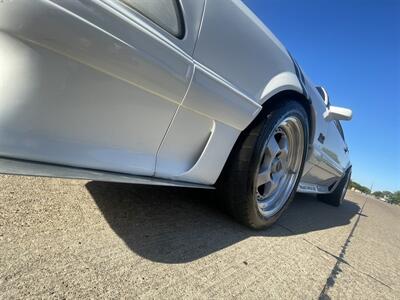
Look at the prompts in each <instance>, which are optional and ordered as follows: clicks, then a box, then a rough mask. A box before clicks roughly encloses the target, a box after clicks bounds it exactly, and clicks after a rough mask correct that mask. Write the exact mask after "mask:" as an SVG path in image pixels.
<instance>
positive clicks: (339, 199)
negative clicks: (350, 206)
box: [317, 168, 351, 206]
mask: <svg viewBox="0 0 400 300" xmlns="http://www.w3.org/2000/svg"><path fill="white" fill-rule="evenodd" d="M350 179H351V168H350V169H348V170H347V171H346V173H345V175H344V176H343V177H342V179H341V180H340V182H339V183H338V184H337V186H336V188H335V189H334V190H333V191H332V192H331V193H329V194H320V195H318V196H317V197H318V200H320V201H322V202H325V203H327V204H330V205H333V206H339V205H341V204H342V203H343V200H344V197H345V195H346V191H347V188H348V186H349V183H350Z"/></svg>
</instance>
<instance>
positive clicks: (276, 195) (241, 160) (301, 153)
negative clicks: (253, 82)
mask: <svg viewBox="0 0 400 300" xmlns="http://www.w3.org/2000/svg"><path fill="white" fill-rule="evenodd" d="M296 131H298V132H296ZM308 131H309V128H308V116H307V113H306V112H305V110H304V108H303V106H302V105H301V104H300V103H298V102H296V101H293V100H289V101H282V102H281V103H278V104H274V105H272V106H270V107H266V109H264V110H263V113H261V114H260V115H259V116H258V117H257V118H256V120H255V121H254V122H253V123H252V124H251V125H250V126H249V128H247V129H246V130H245V131H243V132H242V134H241V136H240V137H239V139H238V141H237V142H236V144H235V146H234V148H233V150H232V152H231V154H230V156H229V158H228V161H227V163H226V165H225V167H224V170H223V172H222V174H221V177H220V179H219V181H218V183H217V190H218V197H219V199H220V200H221V201H222V205H223V208H224V209H225V210H226V211H227V212H228V213H229V214H230V215H231V216H233V217H234V218H235V219H236V220H237V221H239V222H240V223H242V224H244V225H246V226H248V227H251V228H254V229H263V228H266V227H268V226H270V225H272V224H273V223H274V222H275V221H276V220H277V219H278V218H279V217H280V216H281V214H282V213H283V212H284V211H285V210H286V208H287V207H288V206H289V204H290V202H291V201H292V199H293V197H294V195H295V193H296V190H297V186H298V184H299V181H300V177H301V174H302V172H303V167H304V161H305V157H306V152H307V148H308V136H309V135H308ZM274 141H275V142H274ZM276 144H277V145H278V148H276ZM286 171H287V172H286ZM285 172H286V173H287V174H286V175H285ZM282 174H283V175H282ZM264 181H266V182H265V183H264Z"/></svg>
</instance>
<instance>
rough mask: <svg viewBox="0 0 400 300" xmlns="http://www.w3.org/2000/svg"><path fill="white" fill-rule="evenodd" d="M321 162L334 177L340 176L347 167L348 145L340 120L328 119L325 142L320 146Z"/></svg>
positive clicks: (348, 161) (348, 162)
mask: <svg viewBox="0 0 400 300" xmlns="http://www.w3.org/2000/svg"><path fill="white" fill-rule="evenodd" d="M321 150H322V153H323V156H322V158H323V159H322V160H321V164H322V166H323V167H324V169H325V170H327V171H328V172H329V173H330V174H332V176H334V177H341V176H342V175H343V173H344V172H345V171H346V169H347V168H348V167H349V164H350V160H349V155H348V152H349V150H348V147H347V144H346V141H345V139H344V133H343V129H342V126H341V124H340V121H337V120H332V121H329V126H328V132H327V136H326V139H325V143H324V145H323V146H322V148H321Z"/></svg>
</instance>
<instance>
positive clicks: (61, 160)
mask: <svg viewBox="0 0 400 300" xmlns="http://www.w3.org/2000/svg"><path fill="white" fill-rule="evenodd" d="M0 53H1V55H0V66H1V71H0V77H1V78H0V173H4V174H19V175H34V176H51V177H63V178H84V179H92V180H103V181H113V182H128V183H139V184H154V185H168V186H182V187H195V188H210V189H214V188H216V189H217V193H218V200H220V201H221V202H222V203H224V206H225V207H226V210H227V211H228V212H229V213H230V214H231V215H232V216H233V217H234V218H236V219H237V220H238V221H240V222H242V223H243V224H245V225H247V226H250V227H253V228H264V227H267V226H269V225H271V224H272V223H273V222H275V221H276V220H277V218H279V216H280V215H281V214H282V212H283V211H284V210H285V209H286V208H287V207H288V205H289V203H290V201H291V200H292V199H293V197H294V194H295V193H296V191H299V192H303V193H316V194H318V197H319V198H320V199H321V200H323V201H325V202H328V203H330V204H333V205H339V204H340V203H341V202H342V201H343V197H344V193H345V191H346V187H347V184H348V182H349V179H350V173H351V164H350V161H349V156H348V148H347V146H346V142H345V139H344V135H343V130H342V127H341V125H340V122H339V120H349V119H351V114H352V113H351V111H350V110H348V109H344V108H339V107H334V106H331V105H330V103H329V99H328V94H327V92H326V91H325V89H323V88H322V87H317V88H315V87H314V85H313V84H312V83H311V82H310V80H309V79H308V78H307V77H306V76H305V75H304V73H303V71H302V70H301V68H300V67H299V65H298V64H297V63H296V61H295V60H294V59H293V58H292V57H291V55H290V53H289V52H288V51H287V50H286V49H285V47H284V46H283V45H282V44H281V43H280V42H279V41H278V40H277V38H276V37H275V36H274V35H273V34H272V33H271V32H270V31H269V30H268V28H266V27H265V26H264V24H263V23H262V22H261V21H260V20H259V19H258V18H257V17H256V16H255V15H254V14H253V13H252V12H251V11H250V10H249V9H248V8H247V7H246V6H245V5H244V4H243V3H242V2H240V1H239V0H207V1H206V0H196V1H194V0H179V1H178V0H120V1H118V0H92V1H89V0H87V1H84V0H76V1H63V0H36V1H22V0H14V1H1V3H0Z"/></svg>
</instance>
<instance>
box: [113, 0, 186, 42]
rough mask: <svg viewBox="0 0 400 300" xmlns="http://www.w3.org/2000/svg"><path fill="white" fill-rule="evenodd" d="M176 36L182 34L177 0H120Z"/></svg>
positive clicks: (181, 22)
mask: <svg viewBox="0 0 400 300" xmlns="http://www.w3.org/2000/svg"><path fill="white" fill-rule="evenodd" d="M120 1H121V2H122V3H124V4H125V5H126V6H128V7H130V8H132V9H134V10H136V11H138V12H139V13H141V14H142V15H144V16H145V17H146V18H148V19H150V20H151V21H153V22H154V23H156V24H157V25H158V26H160V27H161V28H162V29H164V30H166V31H167V32H169V33H170V34H172V35H174V36H176V37H177V38H182V37H183V35H184V26H183V18H182V11H181V7H180V4H179V1H178V0H120Z"/></svg>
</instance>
